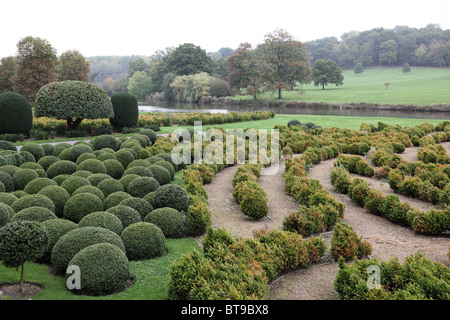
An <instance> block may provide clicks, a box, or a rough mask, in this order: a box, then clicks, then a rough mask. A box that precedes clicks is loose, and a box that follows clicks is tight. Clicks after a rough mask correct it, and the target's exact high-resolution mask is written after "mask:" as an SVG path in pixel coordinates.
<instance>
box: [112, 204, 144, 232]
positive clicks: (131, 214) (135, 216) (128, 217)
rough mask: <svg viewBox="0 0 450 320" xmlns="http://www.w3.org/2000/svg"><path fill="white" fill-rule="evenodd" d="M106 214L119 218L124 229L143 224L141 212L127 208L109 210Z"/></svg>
mask: <svg viewBox="0 0 450 320" xmlns="http://www.w3.org/2000/svg"><path fill="white" fill-rule="evenodd" d="M106 212H109V213H112V214H113V215H115V216H116V217H117V218H119V220H120V221H121V222H122V226H123V228H126V227H128V226H129V225H132V224H133V223H137V222H142V219H141V215H140V214H139V212H138V211H136V210H134V209H133V208H130V207H127V206H123V205H118V206H115V207H112V208H109V209H107V210H106Z"/></svg>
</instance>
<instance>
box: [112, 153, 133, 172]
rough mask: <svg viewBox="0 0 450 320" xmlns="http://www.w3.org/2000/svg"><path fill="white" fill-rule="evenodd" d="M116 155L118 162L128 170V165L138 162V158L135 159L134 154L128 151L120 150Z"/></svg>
mask: <svg viewBox="0 0 450 320" xmlns="http://www.w3.org/2000/svg"><path fill="white" fill-rule="evenodd" d="M114 155H115V156H116V158H117V160H118V161H119V162H120V163H121V164H122V166H123V167H124V168H127V167H128V165H129V164H130V163H131V162H133V161H134V160H136V158H135V157H134V155H133V153H132V152H130V151H129V150H127V149H120V150H117V151H116V152H115V153H114Z"/></svg>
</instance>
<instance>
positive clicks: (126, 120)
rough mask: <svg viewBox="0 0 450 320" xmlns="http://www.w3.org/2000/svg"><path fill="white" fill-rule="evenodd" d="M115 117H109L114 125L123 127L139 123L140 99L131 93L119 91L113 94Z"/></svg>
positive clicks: (112, 101)
mask: <svg viewBox="0 0 450 320" xmlns="http://www.w3.org/2000/svg"><path fill="white" fill-rule="evenodd" d="M111 103H112V105H113V108H114V117H112V118H111V119H109V122H110V123H111V125H112V126H113V127H118V128H123V127H132V126H135V125H137V122H138V118H139V108H138V101H137V99H136V97H135V96H134V95H132V94H130V93H126V92H119V93H115V94H113V95H111Z"/></svg>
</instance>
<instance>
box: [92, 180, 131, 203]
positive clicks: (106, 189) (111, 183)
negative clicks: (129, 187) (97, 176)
mask: <svg viewBox="0 0 450 320" xmlns="http://www.w3.org/2000/svg"><path fill="white" fill-rule="evenodd" d="M97 188H99V189H100V190H102V192H103V194H104V195H105V199H106V197H107V196H109V195H110V194H111V193H114V192H118V191H124V189H123V185H122V184H121V183H120V181H119V180H114V179H105V180H103V181H101V182H100V183H99V184H98V185H97Z"/></svg>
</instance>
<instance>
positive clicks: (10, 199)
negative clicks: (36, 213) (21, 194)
mask: <svg viewBox="0 0 450 320" xmlns="http://www.w3.org/2000/svg"><path fill="white" fill-rule="evenodd" d="M17 199H18V198H17V197H16V196H15V195H13V194H11V193H6V192H0V203H3V204H7V205H8V206H11V205H12V204H13V203H14V201H16V200H17Z"/></svg>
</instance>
